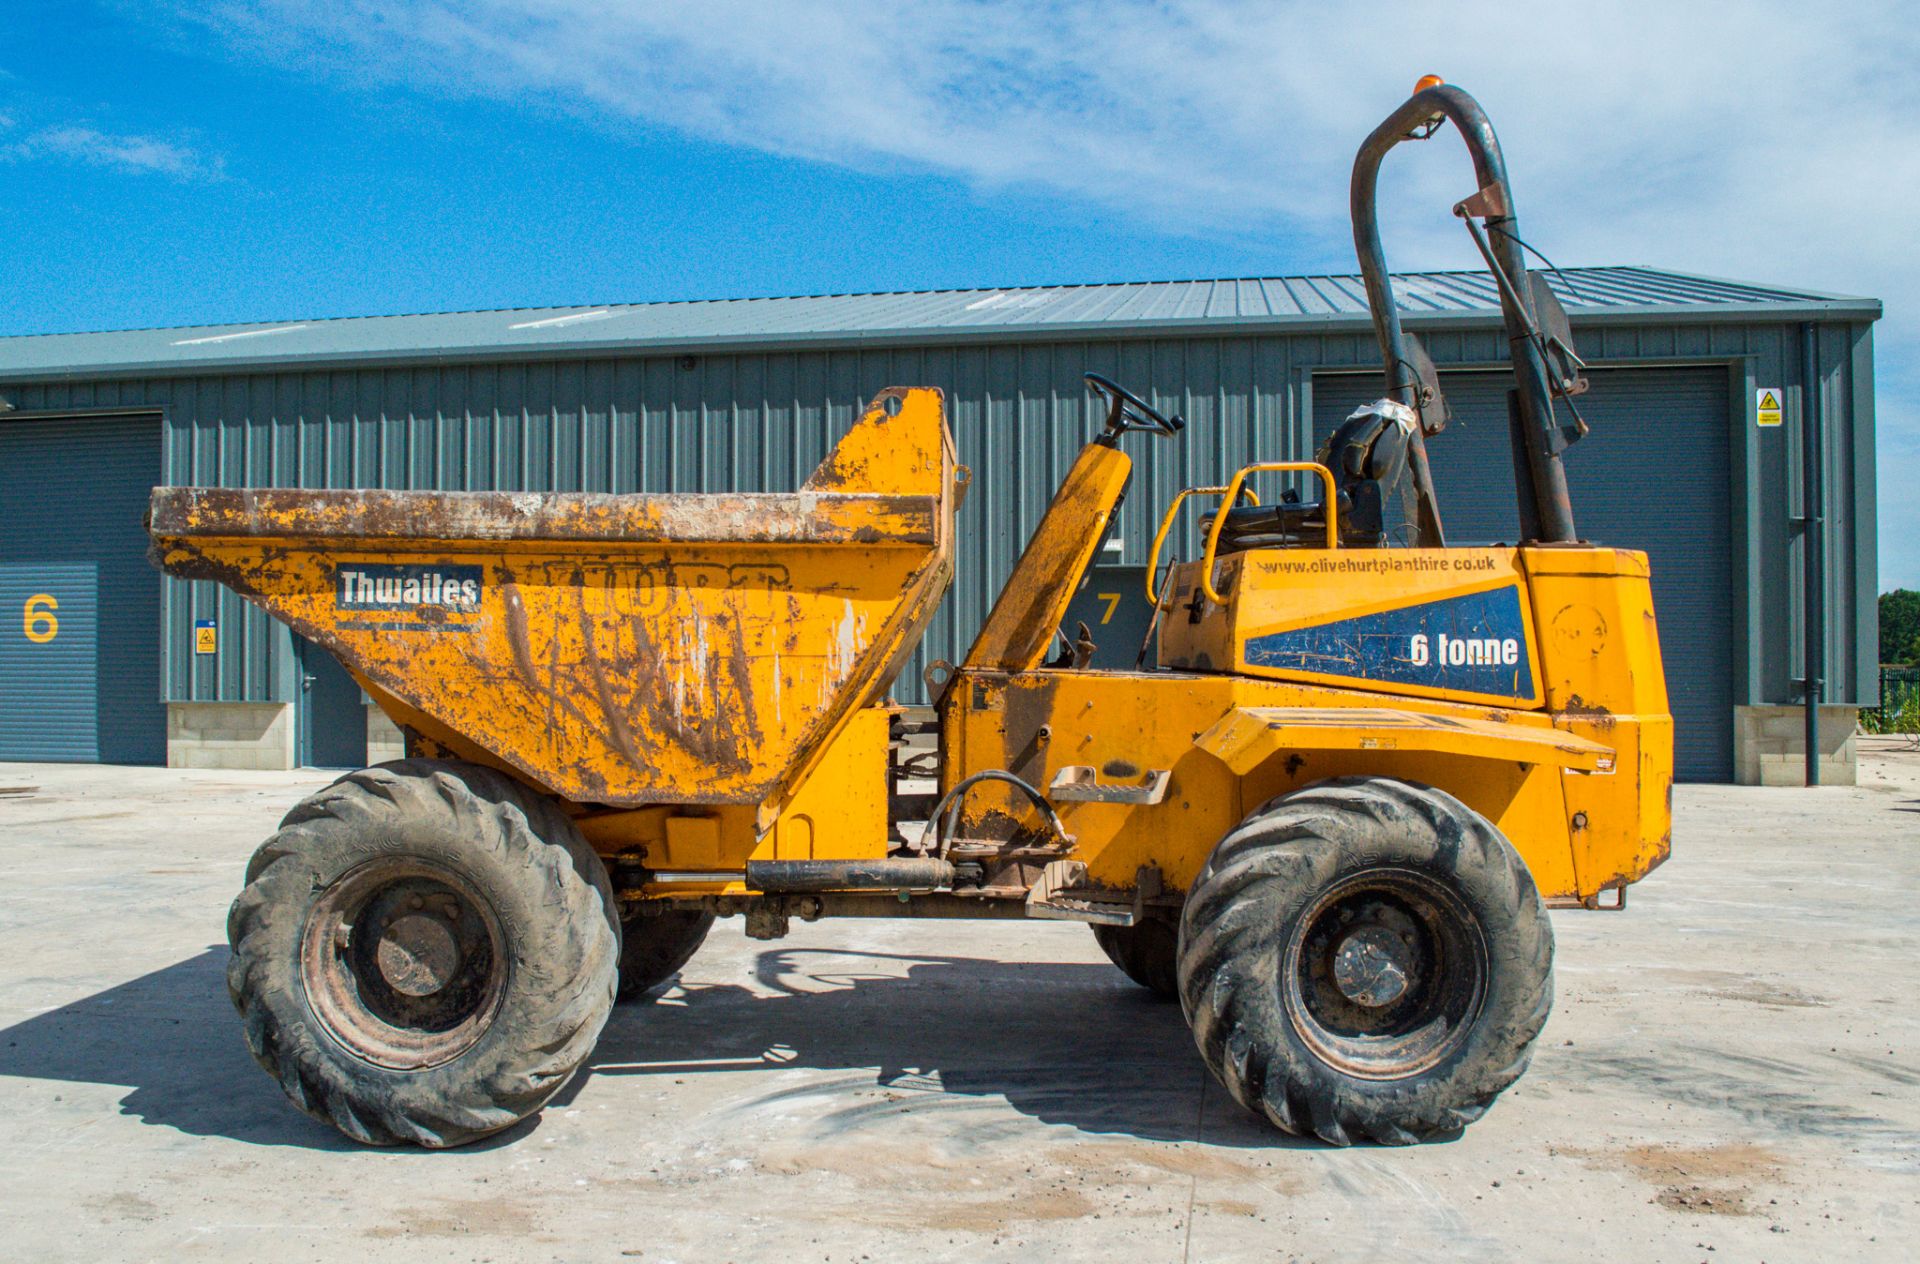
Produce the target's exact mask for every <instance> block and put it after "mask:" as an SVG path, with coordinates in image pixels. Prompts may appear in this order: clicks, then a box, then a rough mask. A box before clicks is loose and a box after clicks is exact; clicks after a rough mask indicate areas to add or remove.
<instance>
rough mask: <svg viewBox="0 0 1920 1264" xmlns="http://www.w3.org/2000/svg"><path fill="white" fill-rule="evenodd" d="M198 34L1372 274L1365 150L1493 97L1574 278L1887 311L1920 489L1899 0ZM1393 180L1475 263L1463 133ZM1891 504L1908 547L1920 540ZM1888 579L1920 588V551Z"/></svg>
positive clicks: (1392, 214) (279, 28)
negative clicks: (1677, 283) (1358, 260)
mask: <svg viewBox="0 0 1920 1264" xmlns="http://www.w3.org/2000/svg"><path fill="white" fill-rule="evenodd" d="M209 14H210V16H208V15H209ZM186 20H188V21H193V22H205V23H210V24H211V25H212V26H213V27H214V28H215V29H216V30H217V31H219V32H220V33H221V34H223V35H224V36H225V37H226V38H227V39H229V40H230V41H233V42H235V43H237V44H239V45H240V46H241V47H243V48H245V49H247V50H249V51H250V52H253V53H257V54H264V55H267V56H270V57H273V58H275V59H277V60H280V61H282V62H284V63H286V64H289V65H293V66H298V67H302V68H315V67H330V68H332V69H333V70H334V71H337V72H339V73H340V74H341V75H342V77H343V78H345V79H347V80H349V81H351V82H356V83H364V82H368V81H384V82H386V83H388V84H394V85H407V86H410V87H413V86H426V87H429V88H431V89H432V90H435V91H438V92H442V93H448V94H456V95H484V96H489V97H495V98H499V99H504V100H535V101H538V102H541V103H543V104H545V105H547V106H550V107H551V106H558V107H559V108H563V109H568V110H572V111H576V112H578V113H580V114H582V115H585V116H587V117H591V118H594V119H596V120H598V121H601V122H602V123H605V124H607V125H611V126H616V127H617V126H624V125H632V124H635V123H638V124H645V125H650V126H665V127H669V128H674V129H678V130H681V131H683V132H686V133H689V134H692V135H696V136H701V137H705V138H709V139H713V140H717V141H720V142H723V143H730V144H737V145H743V146H749V147H753V148H757V149H761V150H764V151H768V152H773V153H779V154H786V155H792V156H796V157H801V158H806V159H813V160H819V161H824V162H831V163H838V164H843V165H846V166H848V167H852V168H856V169H860V170H865V171H871V172H881V173H884V172H886V171H889V170H897V169H900V168H902V167H905V168H909V169H914V170H922V171H933V172H939V173H945V174H949V175H953V176H957V177H959V178H961V179H964V180H966V181H969V182H971V183H972V184H974V185H975V186H976V187H980V188H982V189H988V190H993V189H1002V188H1018V189H1031V190H1036V191H1044V192H1046V193H1049V194H1053V195H1060V194H1065V195H1068V196H1069V197H1071V198H1073V199H1076V200H1079V201H1082V202H1085V203H1100V204H1106V205H1110V206H1115V207H1119V208H1122V209H1124V210H1126V211H1128V212H1130V213H1132V214H1134V215H1137V216H1139V217H1141V218H1143V219H1145V220H1147V221H1150V222H1152V223H1153V224H1155V225H1156V226H1159V227H1163V228H1171V229H1175V230H1178V231H1185V232H1189V233H1192V234H1195V235H1199V236H1232V237H1235V238H1247V237H1256V238H1257V237H1258V236H1259V235H1262V234H1269V233H1271V234H1274V235H1275V236H1276V237H1279V238H1282V239H1283V240H1284V241H1285V242H1286V243H1287V245H1286V247H1285V248H1284V250H1282V249H1278V248H1277V249H1276V254H1275V257H1274V259H1273V263H1272V269H1273V270H1275V271H1285V270H1290V269H1295V268H1300V267H1303V266H1305V267H1314V266H1318V267H1325V268H1332V269H1341V270H1344V269H1347V268H1350V267H1351V266H1352V265H1351V247H1350V245H1349V244H1348V242H1349V238H1348V235H1347V234H1348V229H1347V223H1346V180H1347V171H1348V166H1349V164H1350V162H1351V159H1352V154H1353V150H1354V149H1355V147H1356V146H1357V144H1358V142H1359V140H1360V138H1361V137H1362V136H1364V135H1365V133H1366V132H1367V131H1368V130H1369V129H1370V128H1371V127H1372V125H1373V124H1374V123H1375V122H1377V121H1378V120H1379V118H1380V117H1382V116H1383V115H1384V114H1385V113H1386V112H1387V110H1388V109H1389V108H1390V107H1391V106H1392V105H1393V104H1394V103H1395V102H1396V101H1397V100H1398V99H1399V98H1400V97H1401V96H1402V95H1403V94H1404V93H1405V92H1406V91H1407V90H1408V89H1409V88H1410V87H1411V85H1412V83H1413V80H1414V79H1415V78H1416V77H1417V76H1418V75H1420V74H1422V73H1426V72H1429V71H1432V72H1436V73H1440V74H1444V75H1446V76H1447V77H1448V78H1449V79H1451V80H1453V81H1454V82H1458V83H1461V84H1463V85H1465V86H1466V87H1467V88H1468V89H1469V90H1471V91H1474V92H1475V93H1477V94H1478V95H1479V97H1480V99H1481V101H1482V102H1483V103H1484V104H1485V105H1486V106H1487V108H1488V111H1489V113H1490V114H1491V115H1492V117H1493V119H1494V121H1495V123H1496V125H1497V126H1498V128H1499V129H1500V134H1501V138H1502V141H1503V143H1504V145H1505V149H1506V153H1507V156H1508V162H1509V166H1510V169H1511V171H1512V174H1513V179H1514V186H1515V190H1516V197H1517V200H1518V202H1519V210H1520V212H1521V223H1522V226H1523V229H1524V230H1525V231H1526V232H1527V234H1528V236H1529V238H1530V239H1532V240H1533V241H1535V242H1536V244H1538V245H1539V246H1541V247H1542V248H1543V249H1545V250H1546V251H1547V252H1548V253H1549V254H1552V255H1554V256H1555V257H1556V258H1559V259H1560V260H1561V261H1562V262H1568V263H1576V262H1584V263H1648V264H1654V265H1663V266H1668V267H1673V268H1678V269H1681V270H1688V271H1698V272H1705V273H1709V274H1720V275H1727V276H1736V277H1742V278H1747V279H1752V280H1759V281H1767V282H1775V283H1781V284H1788V285H1799V286H1805V287H1808V288H1813V289H1819V290H1830V291H1844V292H1853V293H1864V294H1871V295H1874V296H1876V297H1881V298H1884V299H1885V300H1886V302H1887V310H1888V314H1887V319H1886V321H1885V322H1884V323H1883V324H1882V325H1881V327H1880V332H1879V347H1880V351H1881V365H1882V375H1881V379H1882V380H1881V393H1880V400H1881V413H1880V416H1881V424H1882V428H1883V430H1884V431H1885V432H1886V434H1887V435H1888V440H1889V441H1888V442H1887V443H1886V444H1885V445H1884V453H1883V455H1884V458H1885V460H1886V463H1887V468H1886V470H1885V471H1884V476H1883V480H1882V486H1883V487H1887V488H1900V487H1907V486H1912V485H1914V484H1915V483H1916V482H1920V437H1916V436H1920V421H1917V419H1920V408H1916V407H1915V406H1913V405H1910V404H1909V403H1908V398H1909V397H1910V396H1911V395H1912V394H1913V393H1914V391H1915V390H1916V389H1920V307H1917V306H1916V303H1917V302H1920V250H1916V249H1915V247H1914V245H1913V243H1912V237H1911V234H1912V229H1911V228H1910V223H1911V217H1912V208H1913V207H1914V206H1916V205H1920V144H1916V143H1915V142H1914V140H1913V136H1912V129H1913V127H1914V122H1915V120H1916V119H1917V118H1920V76H1915V75H1914V74H1912V72H1911V68H1912V66H1913V65H1915V64H1916V63H1917V62H1920V24H1915V23H1913V22H1912V21H1911V14H1910V12H1908V11H1907V6H1905V5H1904V4H1903V3H1900V2H1899V0H1854V2H1852V3H1834V4H1827V5H1808V4H1804V3H1802V2H1801V0H1752V2H1750V3H1745V4H1739V5H1728V4H1712V3H1673V2H1672V0H1619V2H1617V3H1611V4H1608V3H1592V2H1589V3H1579V4H1570V3H1566V4H1562V3H1547V2H1541V3H1535V4H1532V5H1527V6H1518V5H1514V4H1512V3H1510V0H1454V2H1453V3H1443V4H1432V3H1428V2H1427V0H1392V2H1386V3H1373V4H1362V3H1347V4H1327V3H1323V2H1316V0H1189V2H1188V3H1184V4H1173V3H1164V2H1161V0H1056V2H1055V3H1048V4H1033V3H1016V2H997V0H840V2H838V3H820V2H815V0H785V2H775V3H749V2H748V0H705V2H704V3H700V4H671V3H660V4H655V3H631V4H629V3H619V2H617V0H470V2H468V3H454V2H453V0H228V2H227V3H225V4H222V5H218V6H216V7H214V8H213V9H211V10H207V9H200V8H196V10H195V13H194V15H192V16H189V17H188V18H187V19H186ZM1444 136H1445V134H1444V133H1443V137H1444ZM1385 183H1386V190H1385V193H1384V200H1385V204H1386V210H1387V214H1388V218H1389V224H1388V242H1389V250H1390V255H1391V257H1392V258H1393V259H1394V261H1395V262H1396V263H1398V264H1400V265H1402V266H1435V265H1440V266H1445V265H1449V264H1471V263H1472V261H1473V259H1474V256H1473V255H1472V252H1471V248H1470V246H1469V245H1468V243H1467V241H1466V239H1465V236H1464V234H1463V233H1461V231H1460V229H1459V227H1458V226H1457V224H1455V223H1454V221H1453V220H1452V219H1451V217H1450V216H1449V215H1448V214H1447V208H1448V207H1449V206H1450V205H1451V204H1452V203H1453V202H1454V201H1455V200H1457V199H1458V198H1460V197H1462V196H1464V195H1466V194H1468V193H1470V192H1472V191H1473V190H1472V187H1471V175H1470V173H1469V172H1468V169H1467V167H1466V165H1465V161H1464V158H1463V157H1462V155H1461V153H1460V151H1459V147H1458V144H1457V142H1455V141H1453V140H1452V139H1450V138H1445V139H1439V140H1437V141H1436V142H1435V143H1432V144H1429V145H1427V146H1423V147H1419V152H1416V153H1414V154H1412V155H1403V154H1398V153H1397V154H1396V155H1395V156H1394V161H1393V163H1392V164H1391V165H1390V167H1389V169H1388V172H1387V175H1386V181H1385ZM1063 279H1065V278H1063ZM1886 499H1887V500H1888V502H1889V504H1888V509H1889V516H1888V518H1887V523H1886V525H1887V534H1888V536H1889V537H1893V536H1894V535H1895V534H1896V533H1898V534H1899V535H1900V536H1901V537H1902V538H1904V539H1920V511H1916V510H1907V511H1906V512H1907V514H1908V517H1907V518H1905V519H1899V518H1896V517H1895V516H1893V515H1895V514H1897V513H1898V512H1900V511H1899V510H1898V509H1897V508H1896V507H1895V506H1894V505H1893V504H1892V502H1893V501H1894V499H1895V498H1894V497H1892V496H1889V497H1887V498H1886ZM1889 561H1890V562H1891V563H1894V564H1893V565H1890V566H1889V568H1888V570H1889V574H1888V576H1887V578H1888V579H1889V580H1894V579H1898V580H1900V581H1901V582H1907V583H1912V584H1920V554H1916V553H1915V552H1913V551H1911V550H1909V551H1906V552H1903V553H1901V554H1899V555H1898V557H1897V559H1896V556H1895V555H1894V554H1891V553H1890V554H1889Z"/></svg>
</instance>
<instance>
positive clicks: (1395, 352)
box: [1351, 81, 1578, 548]
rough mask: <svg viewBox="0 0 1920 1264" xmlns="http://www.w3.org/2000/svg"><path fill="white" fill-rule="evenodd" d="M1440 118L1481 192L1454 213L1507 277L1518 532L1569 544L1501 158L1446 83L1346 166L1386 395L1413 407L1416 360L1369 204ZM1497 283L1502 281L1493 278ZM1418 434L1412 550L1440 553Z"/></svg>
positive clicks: (1403, 110) (1480, 115)
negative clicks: (1470, 222)
mask: <svg viewBox="0 0 1920 1264" xmlns="http://www.w3.org/2000/svg"><path fill="white" fill-rule="evenodd" d="M1423 82H1425V81H1423ZM1443 119H1445V120H1451V121H1452V122H1453V124H1454V126H1455V127H1457V128H1458V129H1459V130H1460V136H1461V139H1462V140H1464V141H1465V142H1466V145H1467V152H1468V154H1469V155H1470V156H1471V157H1472V159H1473V171H1474V176H1475V178H1476V179H1477V180H1478V181H1479V192H1478V193H1476V194H1475V195H1474V196H1473V197H1470V198H1467V199H1466V200H1464V201H1462V202H1461V203H1460V204H1459V205H1457V206H1455V207H1454V214H1456V215H1458V216H1460V217H1461V218H1462V219H1466V218H1467V217H1468V216H1477V217H1480V218H1483V219H1485V220H1486V227H1487V232H1486V236H1487V238H1488V239H1489V240H1488V243H1487V244H1488V245H1489V246H1490V247H1491V260H1492V261H1493V262H1494V264H1495V266H1496V267H1497V268H1498V269H1499V271H1500V272H1503V273H1505V277H1504V283H1502V284H1499V285H1498V286H1497V288H1498V290H1499V293H1500V311H1501V316H1502V317H1503V318H1504V320H1505V323H1506V327H1507V339H1508V343H1509V345H1510V347H1511V354H1512V359H1513V374H1514V394H1513V399H1514V405H1515V409H1514V417H1513V421H1514V434H1513V439H1514V444H1515V448H1516V451H1515V453H1514V475H1515V490H1516V491H1517V492H1518V493H1519V498H1520V520H1521V533H1522V535H1523V537H1525V538H1527V539H1530V540H1542V541H1549V542H1555V543H1561V542H1571V541H1573V540H1576V539H1577V538H1578V536H1577V535H1576V534H1575V531H1574V526H1573V505H1572V502H1571V501H1570V500H1569V499H1568V496H1567V476H1566V471H1565V469H1564V468H1563V466H1562V465H1561V463H1560V452H1561V450H1562V449H1563V448H1565V446H1566V444H1567V442H1568V440H1567V439H1566V437H1565V436H1564V435H1563V434H1562V433H1561V432H1560V431H1559V430H1558V429H1556V427H1555V425H1554V420H1553V399H1552V394H1551V390H1550V387H1549V385H1548V373H1547V364H1546V359H1545V356H1544V354H1543V353H1542V349H1541V343H1540V340H1539V337H1538V330H1539V327H1540V322H1539V314H1538V313H1537V312H1536V311H1534V310H1533V299H1532V297H1531V295H1532V289H1531V287H1530V286H1529V285H1528V284H1527V269H1526V262H1525V260H1524V258H1523V256H1522V252H1521V246H1520V238H1519V233H1518V229H1517V227H1516V225H1517V219H1516V216H1515V213H1514V207H1513V190H1512V189H1511V187H1509V185H1508V184H1507V165H1506V161H1505V159H1503V158H1502V157H1501V155H1500V140H1499V138H1498V137H1497V136H1495V135H1494V133H1493V124H1492V123H1490V122H1488V120H1487V116H1486V112H1485V111H1483V110H1482V109H1481V108H1480V104H1479V102H1477V101H1475V100H1474V99H1473V98H1472V97H1471V96H1469V95H1467V93H1465V92H1463V91H1462V90H1461V89H1459V88H1456V87H1453V86H1452V85H1450V84H1440V85H1439V86H1436V87H1429V88H1423V89H1421V90H1419V91H1417V92H1415V93H1414V94H1413V96H1411V97H1409V98H1407V100H1406V102H1405V103H1403V104H1402V105H1401V106H1400V108H1399V109H1397V110H1395V111H1394V112H1393V113H1392V114H1390V115H1388V116H1387V119H1386V121H1385V122H1383V123H1381V124H1380V126H1378V127H1376V128H1374V129H1373V133H1372V134H1371V135H1370V136H1368V137H1367V139H1366V141H1365V142H1364V143H1363V144H1362V145H1361V146H1360V152H1359V154H1358V155H1357V156H1356V157H1355V158H1354V160H1353V185H1352V190H1351V203H1352V214H1353V247H1354V252H1355V253H1356V254H1357V255H1358V256H1359V260H1360V277H1361V280H1362V281H1363V282H1364V283H1365V285H1366V289H1367V306H1368V307H1369V308H1370V309H1371V310H1372V313H1373V331H1374V335H1375V336H1376V337H1377V338H1378V339H1379V341H1380V355H1381V358H1382V360H1384V361H1385V369H1386V393H1387V397H1388V398H1390V399H1393V400H1396V401H1398V402H1400V403H1403V404H1410V405H1413V406H1414V407H1415V408H1419V407H1420V400H1419V398H1418V386H1419V382H1418V374H1417V373H1416V372H1415V370H1414V365H1415V363H1416V361H1415V358H1414V353H1413V351H1412V349H1411V348H1410V347H1409V345H1408V343H1409V339H1408V337H1407V335H1406V333H1405V332H1404V331H1403V330H1402V329H1401V327H1400V309H1399V308H1398V307H1396V306H1395V305H1394V301H1393V283H1392V280H1391V279H1390V278H1389V277H1388V275H1387V260H1386V254H1385V252H1384V251H1383V250H1382V248H1381V245H1380V220H1379V215H1378V209H1377V201H1376V186H1377V184H1378V180H1379V174H1380V162H1381V160H1382V159H1383V158H1385V157H1386V155H1387V152H1388V151H1389V150H1391V149H1392V148H1393V147H1394V146H1395V145H1398V144H1399V143H1400V142H1401V141H1404V140H1423V139H1425V138H1426V137H1427V136H1428V135H1431V134H1432V132H1433V131H1434V130H1435V128H1437V127H1438V125H1439V122H1440V121H1441V120H1443ZM1495 279H1496V281H1501V280H1502V278H1500V277H1498V276H1496V278H1495ZM1421 429H1422V428H1421V427H1415V431H1414V435H1413V440H1412V442H1411V443H1410V444H1409V448H1408V465H1409V467H1410V469H1411V472H1412V476H1413V484H1414V494H1415V502H1416V512H1417V516H1418V522H1417V524H1416V527H1417V543H1418V544H1420V545H1421V546H1422V547H1425V548H1438V547H1440V546H1441V545H1443V544H1445V543H1446V537H1445V533H1444V531H1443V529H1442V527H1441V524H1440V508H1439V502H1438V500H1437V499H1436V497H1435V495H1434V489H1433V472H1432V470H1431V468H1430V467H1429V466H1428V464H1427V448H1426V437H1425V435H1424V434H1423V433H1421Z"/></svg>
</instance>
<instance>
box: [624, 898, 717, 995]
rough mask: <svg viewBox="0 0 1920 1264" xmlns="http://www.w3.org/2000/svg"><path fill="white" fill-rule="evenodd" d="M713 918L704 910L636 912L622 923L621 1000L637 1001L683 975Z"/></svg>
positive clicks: (698, 948)
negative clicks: (681, 970) (675, 977)
mask: <svg viewBox="0 0 1920 1264" xmlns="http://www.w3.org/2000/svg"><path fill="white" fill-rule="evenodd" d="M713 920H714V915H713V914H712V913H709V912H707V911H706V910H704V909H674V910H671V911H666V912H659V913H636V914H634V915H632V916H630V917H627V918H625V919H624V920H623V921H622V922H621V923H620V990H619V999H620V1000H622V1001H631V1000H637V999H638V998H640V997H642V996H645V995H646V994H647V993H649V992H651V991H653V990H654V989H655V988H657V987H659V986H660V985H661V984H663V983H665V982H666V981H667V980H668V979H671V978H672V977H673V976H674V975H676V974H678V973H679V972H680V968H681V967H682V966H684V965H686V964H687V962H689V961H691V960H692V959H693V954H694V953H696V952H698V951H700V945H701V944H703V943H705V942H706V938H707V932H708V931H710V930H712V929H713Z"/></svg>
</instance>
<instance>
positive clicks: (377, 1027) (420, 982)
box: [300, 860, 507, 1071]
mask: <svg viewBox="0 0 1920 1264" xmlns="http://www.w3.org/2000/svg"><path fill="white" fill-rule="evenodd" d="M300 974H301V982H302V983H303V984H304V985H305V988H306V993H307V999H308V1002H309V1003H310V1004H311V1005H312V1007H313V1012H314V1016H315V1017H316V1018H318V1019H319V1020H320V1025H321V1026H322V1027H324V1028H326V1030H327V1032H328V1034H329V1035H331V1036H332V1037H333V1038H334V1039H335V1040H336V1041H338V1042H339V1043H340V1044H341V1045H343V1046H345V1047H346V1048H347V1050H348V1051H350V1052H351V1053H353V1054H354V1056H356V1057H358V1058H361V1059H362V1060H364V1061H367V1062H370V1063H373V1064H374V1065H375V1066H382V1067H388V1068H391V1069H393V1070H401V1071H414V1070H422V1069H424V1068H427V1067H432V1066H439V1065H440V1064H442V1063H445V1062H448V1061H451V1060H452V1059H454V1058H456V1057H458V1056H460V1055H461V1054H462V1053H464V1052H466V1051H467V1050H468V1049H470V1048H471V1047H472V1046H473V1044H474V1042H475V1041H477V1040H479V1039H480V1037H481V1035H482V1034H483V1033H484V1032H485V1031H486V1030H487V1028H488V1026H489V1025H491V1023H492V1021H493V1018H494V1015H495V1014H497V1013H498V1012H499V1008H500V1002H501V1000H502V998H503V997H504V996H505V994H506V975H507V956H506V953H505V951H504V945H503V943H502V938H501V932H500V922H499V918H498V916H497V915H496V914H495V913H494V910H493V908H492V906H491V905H490V904H488V903H487V901H486V900H484V899H483V898H481V897H480V895H479V893H478V892H476V891H475V890H474V888H473V886H472V885H471V884H470V883H469V882H467V881H466V880H465V879H464V878H462V877H461V876H460V875H458V874H456V873H453V872H452V871H451V870H448V869H444V868H441V867H440V866H437V865H431V864H427V863H424V862H421V861H416V860H380V861H372V862H369V863H368V864H364V865H361V866H360V867H358V868H357V869H354V870H352V871H350V872H349V873H347V874H345V875H344V876H342V877H341V878H340V879H339V881H337V882H335V883H334V884H333V885H332V886H331V887H329V888H328V889H327V891H326V892H325V893H324V894H323V895H322V896H321V897H320V899H319V901H318V902H317V903H315V905H314V906H313V909H312V911H311V912H310V913H309V914H308V917H307V923H306V928H305V930H304V932H303V933H302V935H301V943H300Z"/></svg>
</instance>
